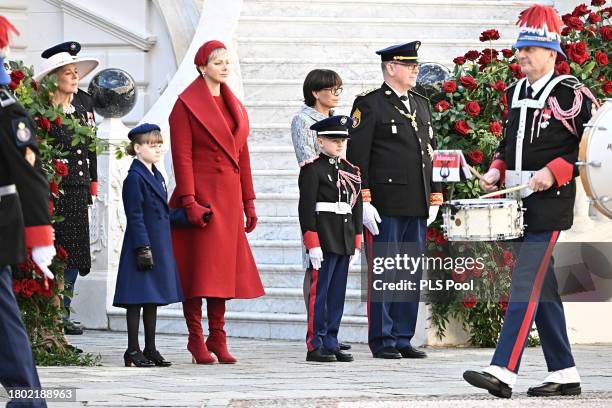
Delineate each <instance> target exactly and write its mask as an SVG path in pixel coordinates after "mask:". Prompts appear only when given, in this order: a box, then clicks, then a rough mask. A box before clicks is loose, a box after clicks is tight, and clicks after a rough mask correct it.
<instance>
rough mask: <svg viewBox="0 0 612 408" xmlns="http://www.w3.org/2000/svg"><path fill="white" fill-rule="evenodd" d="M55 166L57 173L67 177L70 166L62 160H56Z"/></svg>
mask: <svg viewBox="0 0 612 408" xmlns="http://www.w3.org/2000/svg"><path fill="white" fill-rule="evenodd" d="M53 167H54V168H55V174H57V175H58V176H60V177H66V176H67V175H68V166H66V163H64V162H63V161H61V160H54V161H53Z"/></svg>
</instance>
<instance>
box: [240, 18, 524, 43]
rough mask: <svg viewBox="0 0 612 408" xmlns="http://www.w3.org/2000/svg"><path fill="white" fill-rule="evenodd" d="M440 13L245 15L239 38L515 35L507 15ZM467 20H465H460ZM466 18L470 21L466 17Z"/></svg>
mask: <svg viewBox="0 0 612 408" xmlns="http://www.w3.org/2000/svg"><path fill="white" fill-rule="evenodd" d="M448 16H449V15H446V16H445V15H443V14H439V15H438V16H435V17H431V18H424V17H422V16H417V17H408V18H406V17H404V18H402V17H396V16H395V15H393V16H389V15H387V16H385V17H355V16H353V15H345V16H342V17H334V20H333V22H330V19H329V16H325V15H315V14H309V15H308V16H305V17H302V16H299V17H294V16H283V17H279V16H252V15H246V14H245V13H243V14H242V16H241V17H240V22H239V24H238V36H239V37H242V36H261V37H263V36H278V35H279V34H280V35H283V34H286V35H290V36H292V37H310V36H311V35H312V34H313V33H316V35H317V36H319V37H331V38H334V37H342V36H343V35H346V34H347V33H354V32H360V30H363V29H364V27H367V33H368V35H369V36H370V37H371V38H376V37H383V38H389V37H397V38H400V37H401V38H414V39H418V38H419V37H421V36H422V35H423V33H425V32H428V31H429V30H433V31H434V32H435V33H436V37H438V38H456V39H460V38H464V39H470V38H476V39H478V37H479V36H480V33H481V32H482V31H484V30H487V29H490V28H496V29H497V30H498V31H500V32H501V33H503V34H504V35H506V34H510V33H514V32H515V31H516V27H515V25H514V21H515V20H516V16H512V18H513V20H510V19H508V16H509V15H507V16H506V17H505V18H502V19H493V18H469V16H462V15H461V14H458V13H457V12H455V13H454V14H450V16H454V18H453V17H451V18H448ZM461 17H464V18H461ZM465 17H467V18H465Z"/></svg>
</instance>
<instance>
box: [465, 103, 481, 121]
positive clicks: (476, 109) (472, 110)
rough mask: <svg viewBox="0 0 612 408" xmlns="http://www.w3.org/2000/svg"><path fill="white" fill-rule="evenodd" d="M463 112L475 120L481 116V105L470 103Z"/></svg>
mask: <svg viewBox="0 0 612 408" xmlns="http://www.w3.org/2000/svg"><path fill="white" fill-rule="evenodd" d="M463 110H464V111H465V113H467V114H468V115H469V116H471V117H473V118H475V117H476V116H478V115H480V105H479V104H478V102H476V101H469V102H468V103H466V104H465V107H464V108H463Z"/></svg>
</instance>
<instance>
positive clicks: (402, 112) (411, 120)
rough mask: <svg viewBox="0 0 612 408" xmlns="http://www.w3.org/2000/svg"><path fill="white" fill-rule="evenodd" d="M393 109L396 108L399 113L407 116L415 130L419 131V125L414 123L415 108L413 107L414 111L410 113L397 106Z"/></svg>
mask: <svg viewBox="0 0 612 408" xmlns="http://www.w3.org/2000/svg"><path fill="white" fill-rule="evenodd" d="M395 109H397V110H398V111H399V113H401V114H402V115H404V116H405V117H407V118H408V119H409V120H410V124H411V125H412V127H413V128H414V131H415V132H418V131H419V126H418V125H417V123H416V109H415V111H414V112H413V113H412V114H409V113H406V112H404V111H403V110H401V109H400V108H398V107H397V106H396V107H395Z"/></svg>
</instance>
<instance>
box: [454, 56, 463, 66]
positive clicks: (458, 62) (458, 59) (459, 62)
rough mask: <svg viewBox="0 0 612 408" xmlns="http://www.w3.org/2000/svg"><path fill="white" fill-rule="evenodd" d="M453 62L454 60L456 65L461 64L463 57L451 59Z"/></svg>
mask: <svg viewBox="0 0 612 408" xmlns="http://www.w3.org/2000/svg"><path fill="white" fill-rule="evenodd" d="M453 62H454V63H455V64H456V65H463V64H465V57H456V58H455V59H454V60H453Z"/></svg>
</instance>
